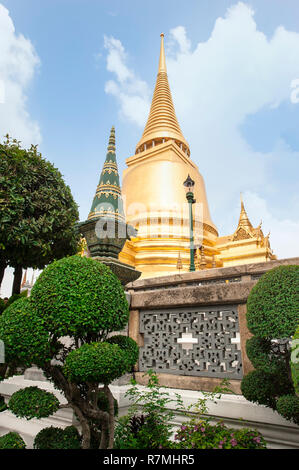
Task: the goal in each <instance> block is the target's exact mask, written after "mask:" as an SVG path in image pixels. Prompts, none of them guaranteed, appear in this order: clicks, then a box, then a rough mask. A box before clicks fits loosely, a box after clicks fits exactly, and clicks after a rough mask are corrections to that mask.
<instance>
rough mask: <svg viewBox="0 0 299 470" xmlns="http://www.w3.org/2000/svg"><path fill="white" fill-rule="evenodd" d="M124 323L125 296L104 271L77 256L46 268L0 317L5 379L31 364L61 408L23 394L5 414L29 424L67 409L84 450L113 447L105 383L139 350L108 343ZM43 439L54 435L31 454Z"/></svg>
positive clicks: (33, 392)
mask: <svg viewBox="0 0 299 470" xmlns="http://www.w3.org/2000/svg"><path fill="white" fill-rule="evenodd" d="M128 316H129V308H128V302H127V300H126V296H125V293H124V290H123V288H122V286H121V283H120V281H119V280H118V279H117V278H116V276H115V275H114V274H113V273H112V272H111V270H110V269H109V268H108V267H107V266H105V265H104V264H102V263H100V262H99V261H97V260H93V259H91V258H86V257H80V256H78V255H75V256H70V257H67V258H63V259H61V260H59V261H55V262H53V263H51V264H50V265H49V266H48V267H47V268H46V269H45V270H44V271H43V272H42V274H41V275H40V276H39V278H38V280H37V281H36V283H35V285H34V287H33V289H32V292H31V296H30V297H29V298H27V299H25V298H23V299H20V300H17V301H15V302H14V303H13V304H12V305H10V307H8V308H7V309H5V310H4V312H3V314H2V315H1V317H0V339H1V340H2V341H3V342H4V344H5V361H6V363H5V374H3V376H5V377H7V376H9V375H10V370H14V369H15V368H16V367H31V366H32V365H33V364H35V365H37V366H38V367H39V368H41V369H42V370H43V372H44V374H45V376H46V377H47V379H48V380H50V381H51V382H52V383H53V384H54V386H55V388H56V389H57V390H59V391H60V392H62V394H63V395H64V397H65V398H66V401H67V403H66V404H65V405H64V404H60V402H59V400H58V399H57V398H56V396H55V395H54V394H53V393H50V392H47V391H45V390H41V389H39V388H37V387H28V388H25V389H21V390H19V391H17V392H16V393H14V394H13V395H12V397H11V399H10V401H9V403H8V407H9V409H10V411H11V412H12V413H14V414H15V415H16V416H18V417H20V418H26V419H28V420H30V419H32V418H44V417H47V416H50V415H52V414H53V413H55V412H56V411H58V410H59V409H60V408H63V407H68V408H71V409H72V410H73V411H74V413H75V415H76V416H77V418H78V421H79V423H80V428H81V430H82V431H81V432H82V441H81V446H82V448H84V449H88V448H91V447H93V448H94V447H96V448H112V447H113V442H114V423H115V410H116V406H115V400H114V398H113V396H112V393H111V390H110V388H109V384H110V383H111V382H112V381H113V380H115V379H117V378H118V377H120V376H122V375H123V374H124V373H126V372H130V371H131V370H132V366H133V365H134V364H135V363H136V361H137V358H138V346H137V344H136V343H135V342H134V341H133V340H132V339H131V338H128V337H126V336H122V335H116V336H112V337H111V338H109V333H111V332H117V331H121V330H123V328H124V327H125V326H126V324H127V322H128ZM47 433H48V434H47ZM45 435H48V436H50V435H51V436H54V437H55V436H57V435H58V434H57V431H53V429H52V430H48V431H45V430H44V431H43V433H42V434H41V435H40V436H39V437H38V438H37V441H36V447H38V446H41V445H44V442H45V439H44V436H45ZM64 436H65V435H64ZM55 439H56V438H55ZM55 439H54V440H55ZM72 441H73V442H74V436H73V435H72ZM41 442H42V444H41ZM76 445H77V444H76Z"/></svg>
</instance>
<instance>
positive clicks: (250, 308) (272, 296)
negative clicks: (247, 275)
mask: <svg viewBox="0 0 299 470" xmlns="http://www.w3.org/2000/svg"><path fill="white" fill-rule="evenodd" d="M298 292H299V266H293V265H289V266H279V267H278V268H274V269H271V270H270V271H268V272H267V273H265V274H264V275H263V276H262V277H261V278H260V280H259V281H258V283H257V284H256V285H255V286H254V287H253V289H252V290H251V292H250V294H249V297H248V300H247V325H248V328H249V330H250V331H251V333H253V334H254V335H257V336H259V337H260V338H270V339H271V338H272V339H274V338H275V339H279V338H288V337H290V336H292V335H293V334H294V332H295V330H296V327H297V325H298V321H299V294H298Z"/></svg>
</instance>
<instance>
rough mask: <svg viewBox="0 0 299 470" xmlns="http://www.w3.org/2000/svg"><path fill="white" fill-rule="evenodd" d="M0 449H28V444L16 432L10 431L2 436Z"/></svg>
mask: <svg viewBox="0 0 299 470" xmlns="http://www.w3.org/2000/svg"><path fill="white" fill-rule="evenodd" d="M0 449H1V450H2V449H26V444H25V442H24V440H23V439H22V438H21V436H20V435H19V434H18V433H16V432H9V433H8V434H5V435H4V436H1V437H0Z"/></svg>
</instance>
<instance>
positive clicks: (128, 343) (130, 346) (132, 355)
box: [107, 335, 139, 367]
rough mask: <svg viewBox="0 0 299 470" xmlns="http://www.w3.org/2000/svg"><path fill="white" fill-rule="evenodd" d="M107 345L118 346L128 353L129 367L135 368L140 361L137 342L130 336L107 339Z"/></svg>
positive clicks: (116, 336)
mask: <svg viewBox="0 0 299 470" xmlns="http://www.w3.org/2000/svg"><path fill="white" fill-rule="evenodd" d="M107 343H110V344H117V345H118V346H119V347H120V348H121V349H122V350H123V351H125V352H126V357H127V360H128V365H129V366H131V367H132V366H134V365H135V364H136V362H137V361H138V356H139V347H138V344H137V343H136V341H134V340H133V339H132V338H130V337H129V336H123V335H115V336H112V337H111V338H109V339H107Z"/></svg>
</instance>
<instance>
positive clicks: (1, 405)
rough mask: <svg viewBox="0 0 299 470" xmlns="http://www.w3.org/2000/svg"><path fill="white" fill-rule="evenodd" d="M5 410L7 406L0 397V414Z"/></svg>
mask: <svg viewBox="0 0 299 470" xmlns="http://www.w3.org/2000/svg"><path fill="white" fill-rule="evenodd" d="M5 410H7V406H6V404H5V401H4V398H3V397H2V396H1V395H0V413H1V412H2V411H5Z"/></svg>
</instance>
